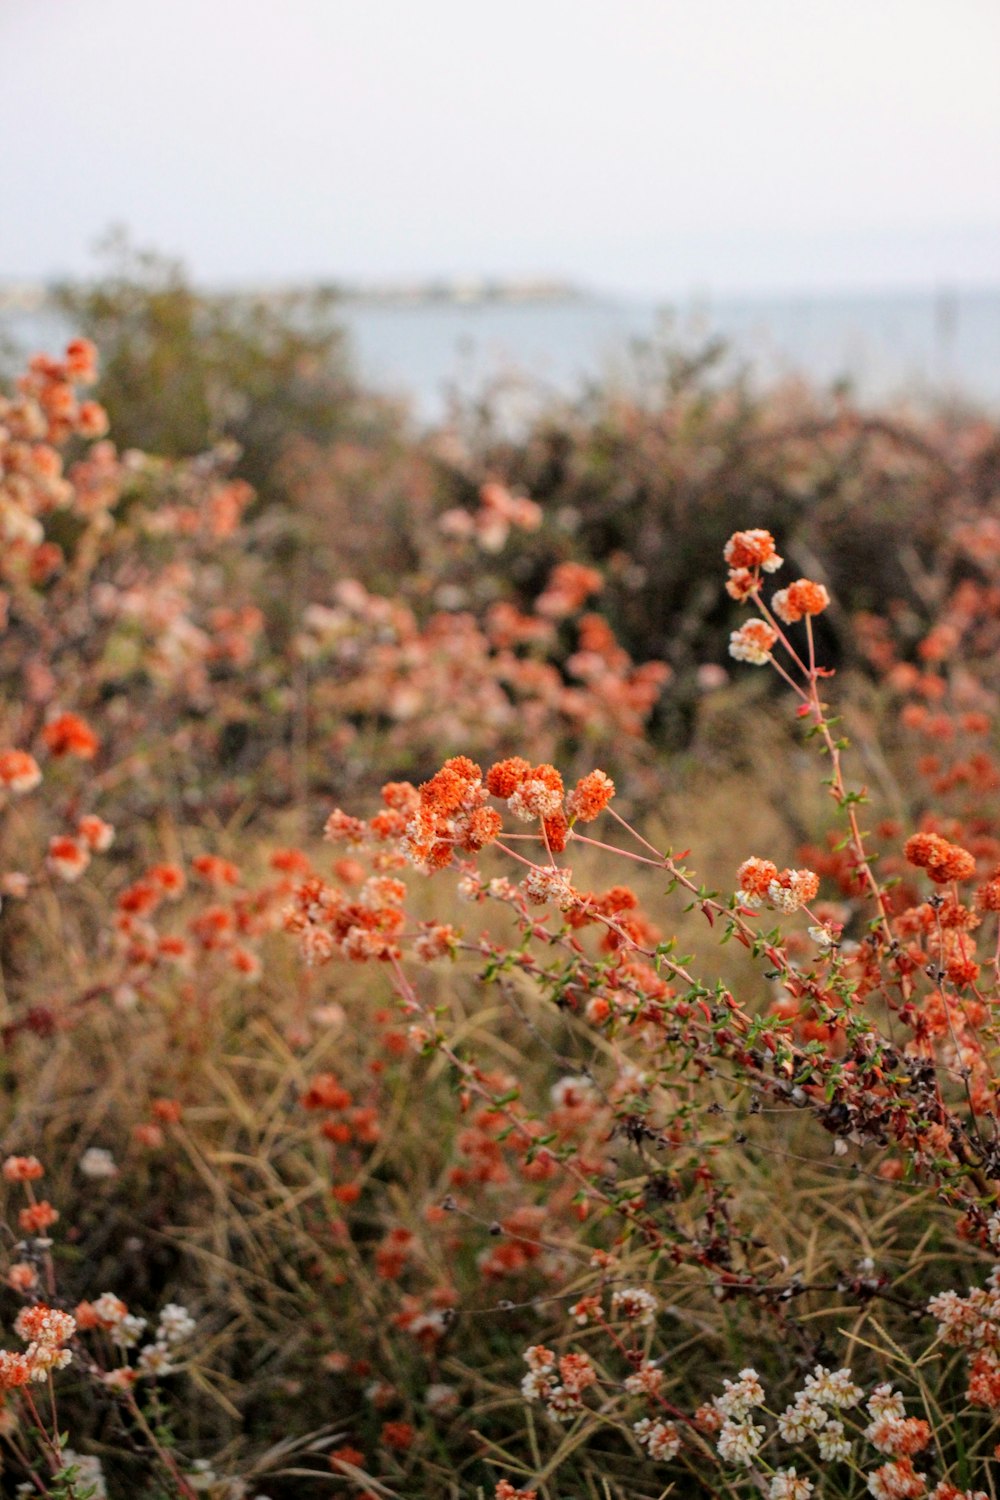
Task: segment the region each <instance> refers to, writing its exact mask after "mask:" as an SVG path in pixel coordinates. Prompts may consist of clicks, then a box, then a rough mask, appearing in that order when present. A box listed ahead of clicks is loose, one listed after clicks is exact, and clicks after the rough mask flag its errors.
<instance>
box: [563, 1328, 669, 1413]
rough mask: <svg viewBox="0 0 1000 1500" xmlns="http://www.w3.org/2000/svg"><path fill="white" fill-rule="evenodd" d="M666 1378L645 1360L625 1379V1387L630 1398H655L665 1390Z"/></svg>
mask: <svg viewBox="0 0 1000 1500" xmlns="http://www.w3.org/2000/svg"><path fill="white" fill-rule="evenodd" d="M577 1321H579V1319H578V1320H577ZM664 1378H665V1377H664V1374H663V1371H662V1370H661V1369H659V1368H658V1367H657V1366H656V1365H654V1364H651V1363H650V1361H649V1360H648V1359H644V1360H643V1361H642V1364H640V1365H639V1366H638V1367H637V1368H636V1369H635V1370H633V1372H632V1374H631V1375H627V1376H626V1377H625V1381H624V1385H625V1389H626V1390H627V1391H628V1393H629V1395H630V1396H655V1395H656V1394H657V1392H658V1391H660V1390H661V1389H662V1388H663V1381H664Z"/></svg>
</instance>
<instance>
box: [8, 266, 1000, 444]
mask: <svg viewBox="0 0 1000 1500" xmlns="http://www.w3.org/2000/svg"><path fill="white" fill-rule="evenodd" d="M341 317H342V321H343V324H344V327H345V329H346V331H347V333H348V335H349V339H350V343H351V347H352V352H353V355H354V360H355V364H356V366H357V368H358V370H359V372H360V374H361V375H362V376H363V377H364V378H365V379H366V380H367V381H369V382H370V383H371V384H372V385H374V386H375V387H377V388H379V389H383V390H385V391H387V392H390V393H393V394H397V395H399V396H401V397H404V398H406V399H407V400H408V401H409V402H410V403H411V405H412V407H413V410H414V414H415V415H416V417H417V418H418V419H419V420H422V421H426V422H435V421H439V420H441V419H442V418H443V417H444V416H445V415H446V414H447V412H448V409H449V404H450V403H451V401H452V400H454V399H458V400H460V401H462V402H464V403H468V402H471V401H475V400H476V399H478V398H480V397H483V396H485V395H487V394H490V393H494V394H496V393H497V392H498V391H499V392H500V393H501V400H502V406H503V409H504V411H505V412H506V413H507V414H508V415H509V416H510V417H512V418H513V419H514V420H516V419H517V416H518V414H519V413H522V412H523V413H524V414H527V413H528V412H530V410H531V409H532V408H534V407H536V406H537V404H538V403H539V402H540V401H544V400H545V399H547V398H550V397H552V396H557V397H571V396H573V395H575V394H577V393H579V392H581V391H582V390H584V389H585V388H586V387H587V385H588V384H589V383H593V382H595V381H599V380H608V379H611V380H614V381H617V382H619V383H620V384H622V385H628V384H630V383H631V384H635V383H637V382H638V383H641V382H642V379H643V374H642V371H643V368H644V363H643V361H644V359H645V360H646V362H647V363H646V365H645V368H646V369H647V370H648V368H649V363H648V361H649V360H650V359H653V358H654V356H653V355H651V354H650V353H649V352H648V351H649V350H650V348H652V349H655V348H656V347H657V346H661V347H666V346H669V345H673V346H675V347H676V346H678V345H680V346H681V347H682V348H684V349H686V350H690V351H694V350H696V349H698V348H699V347H700V346H702V345H703V344H704V342H705V341H706V340H707V339H710V338H721V339H723V340H724V341H725V342H726V344H727V346H728V354H727V361H728V364H729V366H730V368H735V367H743V368H746V369H747V370H748V371H749V373H750V376H751V378H752V379H753V380H754V381H756V382H758V383H760V384H769V383H773V382H774V381H776V380H779V379H782V378H785V377H788V376H793V375H802V376H805V377H807V378H808V379H810V380H811V381H814V382H818V383H820V384H822V385H830V384H832V383H834V382H839V381H846V382H848V383H849V384H850V386H851V388H852V389H853V390H854V391H855V392H856V393H857V394H858V395H859V396H860V397H861V398H862V399H864V400H871V401H882V400H885V399H907V400H912V401H916V402H920V403H923V402H926V401H928V400H935V399H940V398H942V397H945V398H958V399H963V400H967V401H971V402H973V403H976V404H978V405H981V406H984V407H986V408H988V409H990V410H992V411H996V410H1000V286H998V288H997V289H996V290H992V291H964V292H940V293H938V294H931V293H927V294H919V293H898V294H889V295H881V296H874V295H865V296H861V295H852V296H839V297H835V296H829V297H786V298H777V297H776V298H772V299H768V300H757V299H748V298H744V299H727V300H721V299H720V300H712V301H709V300H706V301H705V302H703V303H701V304H694V303H691V302H687V303H682V304H678V305H676V306H675V307H673V308H671V307H670V306H669V305H667V304H662V305H657V304H655V303H653V302H633V301H627V300H624V299H622V300H618V299H614V298H610V297H608V298H605V297H581V298H579V299H567V300H565V301H553V302H523V303H502V302H480V303H468V304H463V303H449V302H425V303H414V304H403V305H400V304H395V303H379V302H345V303H344V304H343V307H342V309H341ZM61 332H62V330H59V329H57V328H56V327H55V326H54V324H53V322H52V320H51V317H48V316H46V315H41V314H37V313H36V314H24V313H11V312H6V313H3V312H0V337H2V336H4V335H6V337H7V339H9V340H13V341H14V342H15V343H16V344H17V345H19V346H20V347H22V348H24V347H36V346H37V347H42V348H48V347H50V346H51V347H55V345H56V344H58V340H59V337H60V334H61ZM643 348H645V349H646V351H647V352H646V354H645V355H644V354H643V353H642V350H643Z"/></svg>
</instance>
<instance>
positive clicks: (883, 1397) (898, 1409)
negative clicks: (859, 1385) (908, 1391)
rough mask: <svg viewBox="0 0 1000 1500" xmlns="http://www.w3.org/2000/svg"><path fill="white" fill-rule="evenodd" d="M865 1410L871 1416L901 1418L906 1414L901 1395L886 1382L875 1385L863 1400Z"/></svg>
mask: <svg viewBox="0 0 1000 1500" xmlns="http://www.w3.org/2000/svg"><path fill="white" fill-rule="evenodd" d="M865 1410H866V1411H867V1412H868V1414H869V1416H871V1417H896V1418H897V1419H899V1420H902V1418H903V1417H905V1416H906V1407H905V1406H904V1405H903V1398H902V1396H901V1395H900V1394H899V1392H898V1391H894V1390H893V1388H892V1386H891V1385H889V1384H888V1383H887V1382H886V1383H883V1384H882V1385H877V1386H876V1387H875V1389H874V1390H873V1391H872V1393H871V1395H870V1396H869V1397H868V1400H867V1401H866V1402H865Z"/></svg>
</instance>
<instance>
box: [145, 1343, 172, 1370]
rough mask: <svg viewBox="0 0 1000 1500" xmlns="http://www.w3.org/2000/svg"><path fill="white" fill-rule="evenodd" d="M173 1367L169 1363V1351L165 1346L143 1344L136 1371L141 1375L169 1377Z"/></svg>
mask: <svg viewBox="0 0 1000 1500" xmlns="http://www.w3.org/2000/svg"><path fill="white" fill-rule="evenodd" d="M174 1368H175V1367H174V1365H172V1364H171V1362H170V1350H169V1349H168V1348H167V1346H166V1344H144V1345H143V1347H142V1348H141V1349H140V1350H139V1357H138V1359H137V1360H136V1369H137V1370H139V1371H140V1372H141V1373H142V1374H143V1375H151V1376H153V1377H154V1378H155V1377H156V1376H158V1375H171V1374H173V1371H174Z"/></svg>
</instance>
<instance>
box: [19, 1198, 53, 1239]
mask: <svg viewBox="0 0 1000 1500" xmlns="http://www.w3.org/2000/svg"><path fill="white" fill-rule="evenodd" d="M58 1218H59V1211H58V1209H55V1208H53V1207H52V1204H51V1203H48V1202H47V1201H46V1200H45V1199H44V1198H43V1199H42V1201H41V1203H29V1204H28V1207H27V1208H22V1209H21V1212H20V1213H19V1214H18V1216H17V1222H18V1223H19V1224H20V1226H21V1228H22V1229H23V1230H24V1232H25V1234H44V1232H45V1230H46V1229H51V1227H52V1225H53V1224H55V1223H56V1221H57V1220H58Z"/></svg>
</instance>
